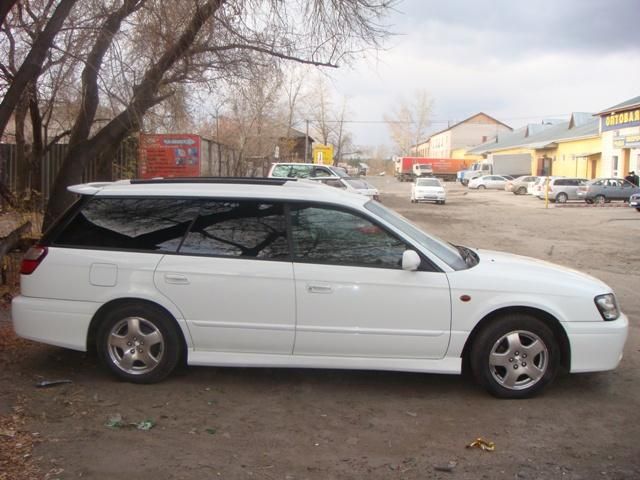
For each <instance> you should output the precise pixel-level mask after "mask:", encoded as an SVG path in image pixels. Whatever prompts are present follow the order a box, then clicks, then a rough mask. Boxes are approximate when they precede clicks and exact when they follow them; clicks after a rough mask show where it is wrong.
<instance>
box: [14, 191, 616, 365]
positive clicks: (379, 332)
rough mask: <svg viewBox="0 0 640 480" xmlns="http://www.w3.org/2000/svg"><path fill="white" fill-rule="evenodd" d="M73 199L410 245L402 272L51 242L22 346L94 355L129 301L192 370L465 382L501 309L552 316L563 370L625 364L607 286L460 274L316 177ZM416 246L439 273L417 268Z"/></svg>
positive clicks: (548, 273) (21, 300) (483, 272)
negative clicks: (293, 220)
mask: <svg viewBox="0 0 640 480" xmlns="http://www.w3.org/2000/svg"><path fill="white" fill-rule="evenodd" d="M71 190H72V191H74V192H76V193H80V194H84V195H86V196H88V197H93V198H95V199H100V198H101V197H105V198H113V197H120V196H122V197H127V198H137V197H141V198H146V197H165V196H169V197H172V196H179V197H180V198H187V199H188V198H195V199H209V198H225V199H235V198H238V199H252V198H253V199H257V200H260V201H264V199H278V200H281V201H284V202H320V203H321V204H322V205H330V206H331V205H332V206H335V208H337V209H341V211H342V209H347V210H348V211H349V212H352V213H353V215H355V216H356V217H362V218H365V219H369V220H370V221H371V222H373V224H374V225H377V226H378V227H376V228H381V229H383V230H384V231H385V232H387V233H388V234H391V235H394V236H397V237H398V238H400V239H402V241H403V242H406V246H407V248H408V249H409V250H407V251H405V252H404V254H403V256H402V266H403V267H402V268H400V267H398V268H397V269H396V268H374V267H371V266H349V265H346V264H324V263H322V262H317V261H316V262H298V261H285V260H279V261H269V260H262V259H254V258H243V257H232V258H226V257H219V256H214V257H209V256H203V255H189V254H182V253H178V254H164V253H160V252H158V253H155V252H146V253H140V252H134V251H121V250H114V249H98V248H96V249H92V248H74V247H62V246H56V243H55V241H52V243H51V244H50V245H49V246H48V247H46V248H47V251H46V252H45V254H46V256H45V257H43V259H41V261H40V263H39V264H38V266H37V268H36V269H35V271H33V273H31V274H25V275H22V277H21V295H20V296H18V297H16V298H14V300H13V303H12V317H13V324H14V328H15V331H16V333H17V334H18V335H19V336H21V337H23V338H27V339H31V340H35V341H39V342H43V343H47V344H51V345H57V346H60V347H65V348H69V349H74V350H79V351H86V350H87V349H88V348H90V347H91V339H92V335H94V334H95V329H94V326H95V322H98V321H100V319H101V318H102V316H101V315H102V314H103V313H104V312H105V311H107V310H108V309H109V308H110V306H112V305H114V304H116V303H117V302H120V301H121V300H122V299H128V300H127V301H139V302H145V303H150V304H153V305H156V306H158V307H160V308H162V309H163V310H164V311H166V312H167V313H168V315H169V316H170V317H171V318H172V320H174V321H175V324H176V326H177V327H176V328H177V329H179V333H180V334H181V336H182V337H183V338H184V348H185V350H186V358H187V362H188V364H190V365H211V366H256V367H257V366H264V367H313V368H343V369H374V370H399V371H412V372H430V373H451V374H455V373H460V372H461V369H462V359H463V356H464V355H465V352H466V351H467V350H466V349H468V348H469V342H470V341H471V339H472V338H473V336H474V335H475V332H476V331H478V330H479V329H480V328H481V326H482V325H483V322H486V321H487V319H488V318H491V317H492V316H495V315H496V314H497V313H499V312H509V311H521V310H522V309H526V310H527V311H530V312H537V314H539V315H541V316H543V317H544V318H548V319H549V321H550V322H553V325H554V326H555V327H554V328H556V329H557V332H558V335H559V336H560V337H562V338H559V339H558V341H559V342H561V343H562V342H563V341H565V340H566V345H565V347H566V348H565V350H566V352H567V355H568V358H565V359H564V362H565V363H566V365H567V366H569V368H570V371H571V372H589V371H600V370H609V369H613V368H615V367H616V366H617V365H618V363H619V361H620V359H621V357H622V350H623V346H624V343H625V340H626V337H627V329H628V321H627V318H626V317H625V315H624V314H622V313H621V312H620V313H619V316H618V317H617V318H616V319H615V320H611V321H604V320H603V315H601V313H600V311H599V307H598V308H597V307H596V304H595V303H594V298H595V297H596V296H598V295H603V294H610V293H612V291H611V289H610V288H609V287H608V286H607V285H605V284H604V283H602V282H601V281H599V280H597V279H595V278H593V277H590V276H588V275H585V274H582V273H579V272H576V271H573V270H570V269H567V268H564V267H560V266H557V265H553V264H550V263H547V262H543V261H540V260H535V259H531V258H526V257H520V256H515V255H510V254H506V253H498V252H493V251H487V250H473V252H475V253H473V252H471V251H469V252H470V254H472V255H473V256H474V257H475V258H476V260H478V263H477V264H476V265H474V266H471V267H468V268H466V267H465V268H461V267H460V268H459V267H456V268H454V267H453V266H452V263H451V261H450V260H448V259H447V258H448V257H447V255H449V253H451V255H453V253H452V252H457V250H455V249H453V248H452V247H449V246H443V245H444V244H442V245H441V244H439V243H438V244H437V245H436V244H435V243H431V242H436V240H433V238H432V237H428V238H427V237H423V235H424V234H422V233H418V230H417V229H415V227H409V226H407V225H406V224H404V223H402V221H401V220H398V218H399V217H398V218H396V217H393V216H389V215H391V214H390V213H384V215H382V213H381V212H389V211H388V210H384V207H382V206H381V205H380V204H376V203H375V202H370V201H369V199H368V198H367V197H366V196H363V195H354V194H349V193H346V192H343V191H340V190H338V189H335V188H328V187H325V186H321V185H316V184H313V183H312V182H284V183H283V184H282V185H279V186H274V185H261V184H257V185H250V188H247V185H238V184H234V183H220V184H206V183H195V184H190V183H183V184H176V183H168V184H163V183H142V184H129V182H115V183H109V184H87V185H80V186H75V187H72V188H71ZM93 198H91V199H89V200H88V201H93ZM374 207H375V208H374ZM332 208H333V207H332ZM368 233H369V232H367V231H365V232H364V233H363V234H368ZM373 233H374V234H375V233H376V232H373ZM54 239H55V237H54ZM431 246H432V247H431ZM446 248H450V250H451V252H449V251H448V250H444V249H446ZM411 250H414V252H417V254H418V255H419V257H420V258H421V259H422V260H420V258H419V259H418V263H421V262H422V263H421V264H422V265H425V264H426V265H430V267H429V269H427V270H422V269H418V270H415V269H413V270H412V271H411V270H407V269H405V268H407V267H406V265H405V264H406V261H405V260H406V259H405V256H407V257H410V255H409V253H410V251H411ZM434 252H439V253H438V254H435V253H434ZM443 252H447V253H443ZM411 255H415V254H414V253H412V254H411ZM445 257H447V258H445ZM455 261H456V262H457V263H455V265H458V264H459V260H458V259H456V260H455ZM425 262H426V263H425ZM462 262H463V263H465V262H466V261H465V260H464V259H463V260H462ZM467 297H468V300H466V298H467Z"/></svg>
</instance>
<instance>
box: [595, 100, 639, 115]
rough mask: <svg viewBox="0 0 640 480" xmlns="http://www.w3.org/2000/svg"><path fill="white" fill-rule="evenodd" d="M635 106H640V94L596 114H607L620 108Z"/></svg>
mask: <svg viewBox="0 0 640 480" xmlns="http://www.w3.org/2000/svg"><path fill="white" fill-rule="evenodd" d="M633 107H640V96H638V97H633V98H630V99H629V100H626V101H624V102H622V103H618V104H617V105H614V106H613V107H609V108H605V109H604V110H602V111H601V112H598V113H596V115H606V114H607V113H611V112H616V111H618V110H626V109H628V108H633Z"/></svg>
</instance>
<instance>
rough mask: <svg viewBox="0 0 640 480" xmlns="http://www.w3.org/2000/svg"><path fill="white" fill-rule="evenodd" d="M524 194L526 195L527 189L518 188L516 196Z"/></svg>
mask: <svg viewBox="0 0 640 480" xmlns="http://www.w3.org/2000/svg"><path fill="white" fill-rule="evenodd" d="M525 193H527V189H526V188H523V187H520V188H519V189H518V195H524V194H525Z"/></svg>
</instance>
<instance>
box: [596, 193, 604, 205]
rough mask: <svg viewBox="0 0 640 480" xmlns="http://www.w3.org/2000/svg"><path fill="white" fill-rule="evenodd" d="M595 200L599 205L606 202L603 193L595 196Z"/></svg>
mask: <svg viewBox="0 0 640 480" xmlns="http://www.w3.org/2000/svg"><path fill="white" fill-rule="evenodd" d="M595 201H596V203H597V204H598V205H602V204H603V203H604V197H603V196H602V195H598V196H597V197H596V198H595Z"/></svg>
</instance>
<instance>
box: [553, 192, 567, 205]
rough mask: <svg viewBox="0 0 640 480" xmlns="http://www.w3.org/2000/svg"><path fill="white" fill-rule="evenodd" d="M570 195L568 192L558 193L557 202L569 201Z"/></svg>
mask: <svg viewBox="0 0 640 480" xmlns="http://www.w3.org/2000/svg"><path fill="white" fill-rule="evenodd" d="M567 200H569V196H568V195H567V194H566V193H559V194H558V195H556V203H567Z"/></svg>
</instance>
